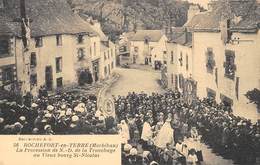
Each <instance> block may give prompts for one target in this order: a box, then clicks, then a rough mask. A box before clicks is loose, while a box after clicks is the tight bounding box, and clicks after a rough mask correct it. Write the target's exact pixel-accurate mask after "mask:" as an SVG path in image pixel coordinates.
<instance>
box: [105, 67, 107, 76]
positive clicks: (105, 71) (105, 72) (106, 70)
mask: <svg viewBox="0 0 260 165" xmlns="http://www.w3.org/2000/svg"><path fill="white" fill-rule="evenodd" d="M104 73H105V75H107V67H106V66H105V67H104Z"/></svg>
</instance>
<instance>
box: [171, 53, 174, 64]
mask: <svg viewBox="0 0 260 165" xmlns="http://www.w3.org/2000/svg"><path fill="white" fill-rule="evenodd" d="M173 60H174V57H173V51H171V63H172V64H173Z"/></svg>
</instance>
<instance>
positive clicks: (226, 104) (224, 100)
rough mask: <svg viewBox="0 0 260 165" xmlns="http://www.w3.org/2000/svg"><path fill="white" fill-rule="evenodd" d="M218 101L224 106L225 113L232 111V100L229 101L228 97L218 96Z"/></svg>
mask: <svg viewBox="0 0 260 165" xmlns="http://www.w3.org/2000/svg"><path fill="white" fill-rule="evenodd" d="M220 100H221V102H222V104H223V105H224V110H225V111H229V112H230V111H232V109H231V108H232V106H233V100H232V99H230V98H229V97H227V96H225V95H223V94H220Z"/></svg>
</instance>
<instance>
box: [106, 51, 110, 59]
mask: <svg viewBox="0 0 260 165" xmlns="http://www.w3.org/2000/svg"><path fill="white" fill-rule="evenodd" d="M107 58H108V59H110V54H109V50H108V51H107Z"/></svg>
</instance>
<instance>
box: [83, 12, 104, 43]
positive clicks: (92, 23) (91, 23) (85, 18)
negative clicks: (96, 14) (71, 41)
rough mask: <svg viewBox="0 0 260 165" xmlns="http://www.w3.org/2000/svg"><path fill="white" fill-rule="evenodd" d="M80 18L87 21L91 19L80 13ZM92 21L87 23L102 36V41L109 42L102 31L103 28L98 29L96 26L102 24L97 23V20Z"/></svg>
mask: <svg viewBox="0 0 260 165" xmlns="http://www.w3.org/2000/svg"><path fill="white" fill-rule="evenodd" d="M79 16H80V17H81V18H83V19H84V20H85V21H87V20H88V19H89V16H88V15H86V14H84V13H79ZM91 21H92V22H89V21H87V22H88V23H89V24H90V26H91V28H92V29H93V30H94V31H95V32H96V33H97V34H98V35H99V36H100V39H101V41H108V37H107V36H106V35H105V33H104V32H103V31H102V28H101V27H100V28H97V27H95V25H94V24H95V23H98V24H100V23H99V22H95V21H96V20H95V21H93V20H91Z"/></svg>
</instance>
